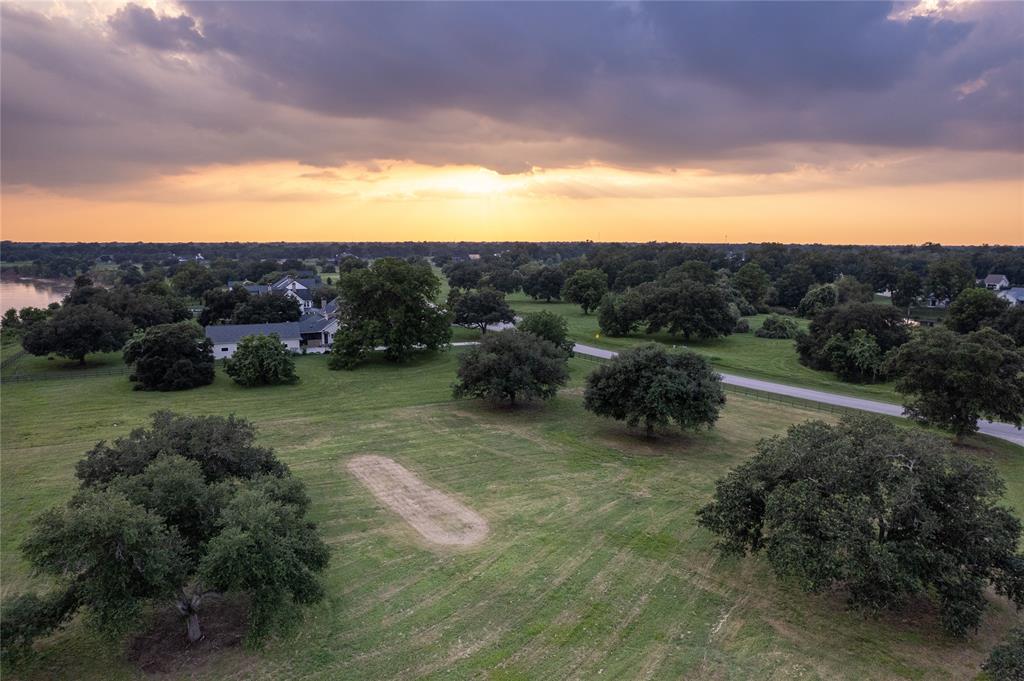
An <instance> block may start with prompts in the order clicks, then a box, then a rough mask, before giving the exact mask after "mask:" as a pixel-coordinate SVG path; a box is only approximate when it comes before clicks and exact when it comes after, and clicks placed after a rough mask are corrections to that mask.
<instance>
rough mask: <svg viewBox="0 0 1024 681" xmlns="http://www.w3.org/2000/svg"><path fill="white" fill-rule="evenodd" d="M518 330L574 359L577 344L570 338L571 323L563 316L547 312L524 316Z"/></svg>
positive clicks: (517, 326)
mask: <svg viewBox="0 0 1024 681" xmlns="http://www.w3.org/2000/svg"><path fill="white" fill-rule="evenodd" d="M516 329H518V330H519V331H522V332H523V333H532V334H533V335H534V336H537V337H538V338H542V339H544V340H546V341H548V342H550V343H553V344H554V345H555V347H557V348H561V349H562V350H563V351H564V352H565V354H566V355H568V356H569V357H572V354H573V347H575V345H576V343H575V342H574V341H573V340H572V339H571V338H569V323H568V322H567V321H565V317H563V316H562V315H560V314H555V313H554V312H549V311H547V310H541V311H540V312H531V313H529V314H526V315H523V318H522V319H521V320H520V321H519V323H518V324H517V325H516Z"/></svg>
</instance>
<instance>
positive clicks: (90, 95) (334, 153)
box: [0, 2, 1024, 191]
mask: <svg viewBox="0 0 1024 681" xmlns="http://www.w3.org/2000/svg"><path fill="white" fill-rule="evenodd" d="M0 11H2V19H3V22H2V31H3V35H2V50H3V54H2V57H3V62H2V70H3V72H2V164H3V165H2V179H3V182H4V184H5V185H6V186H7V187H10V186H12V185H30V186H36V187H42V188H51V189H58V190H69V191H70V190H73V189H74V188H76V187H82V186H89V185H94V184H96V183H117V182H125V181H129V180H139V179H146V178H149V177H154V176H159V175H164V174H175V173H181V172H184V171H186V170H188V169H195V168H199V167H202V166H205V165H210V164H242V163H250V162H263V161H298V162H300V163H305V164H310V165H314V166H325V167H328V166H340V165H343V164H346V163H365V162H368V161H370V160H373V159H395V160H409V161H414V162H417V163H425V164H431V165H444V164H479V165H482V166H484V167H487V168H490V169H493V170H496V171H498V172H502V173H519V172H525V171H529V170H530V169H531V168H534V167H540V168H564V167H571V166H576V165H581V164H586V163H599V164H611V165H620V166H625V167H630V168H638V169H647V168H664V167H678V168H707V169H710V170H712V171H720V172H729V173H766V172H776V171H786V170H790V169H792V168H793V167H795V166H797V165H800V164H805V163H807V164H825V163H830V162H835V160H836V159H834V158H832V155H834V154H836V153H840V152H837V151H835V150H838V149H842V150H844V151H842V152H841V153H842V154H845V155H848V156H849V157H850V159H851V161H850V162H856V161H857V160H858V159H859V158H862V157H870V156H871V155H883V154H887V153H895V152H901V151H907V150H933V149H944V150H954V151H958V152H984V151H1002V152H1012V153H1016V154H1021V153H1024V126H1022V120H1024V77H1022V74H1024V5H1021V4H1017V3H1013V4H995V3H979V4H966V5H957V6H954V7H947V8H945V9H943V10H942V11H939V12H931V13H928V12H923V11H915V10H913V9H912V6H903V5H890V4H887V3H882V2H867V3H862V4H848V3H820V4H811V3H783V4H774V3H766V2H755V3H750V4H722V3H702V4H690V3H687V4H682V3H679V4H677V3H657V4H635V3H615V4H582V3H565V4H540V3H513V4H501V3H453V4H442V3H419V4H401V3H381V4H373V5H368V4H356V3H342V4H328V3H310V4H298V3H287V4H277V3H214V2H198V3H183V4H179V5H170V6H166V7H160V8H159V10H158V11H154V10H153V9H149V8H145V7H141V6H139V5H135V4H127V5H125V6H122V7H119V8H112V9H111V10H110V11H109V12H105V13H103V14H102V15H101V16H95V15H92V16H90V17H83V16H61V15H60V14H58V13H54V12H52V11H49V10H47V9H46V8H43V7H41V6H38V5H29V6H18V5H12V4H6V3H5V4H4V5H2V9H0ZM782 150H784V152H783V151H782ZM1016 168H1017V170H1018V171H1019V169H1020V166H1019V165H1017V166H1016ZM974 172H976V173H977V176H978V177H979V178H984V177H986V176H990V177H997V176H1006V174H1007V173H1008V172H1010V173H1012V172H1013V168H1012V167H1010V168H1009V169H1008V168H1007V163H1006V160H1005V155H1004V157H1003V158H1002V160H1001V161H999V162H994V163H993V165H992V167H991V168H990V169H986V168H985V167H984V165H982V166H981V167H977V168H975V170H974ZM928 179H929V181H932V180H935V179H936V178H935V177H934V176H932V177H929V178H928ZM939 179H941V178H939Z"/></svg>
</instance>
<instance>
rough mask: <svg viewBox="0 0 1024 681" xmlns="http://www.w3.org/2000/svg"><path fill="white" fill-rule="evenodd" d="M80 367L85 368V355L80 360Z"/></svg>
mask: <svg viewBox="0 0 1024 681" xmlns="http://www.w3.org/2000/svg"><path fill="white" fill-rule="evenodd" d="M78 366H82V367H84V366H85V355H82V356H81V357H79V358H78Z"/></svg>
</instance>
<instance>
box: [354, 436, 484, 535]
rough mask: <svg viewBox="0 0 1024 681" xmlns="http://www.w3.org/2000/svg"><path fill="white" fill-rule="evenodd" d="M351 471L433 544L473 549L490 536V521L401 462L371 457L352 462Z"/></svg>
mask: <svg viewBox="0 0 1024 681" xmlns="http://www.w3.org/2000/svg"><path fill="white" fill-rule="evenodd" d="M348 470H349V471H350V472H351V473H352V475H354V476H356V478H357V479H358V480H359V482H361V483H363V484H364V485H365V486H366V488H367V489H369V490H370V491H371V492H372V493H373V496H375V497H377V500H378V501H379V502H381V503H382V504H384V505H385V506H387V507H388V508H390V509H391V510H392V511H394V512H395V513H397V514H398V515H400V516H402V519H403V520H405V522H407V523H409V525H411V526H412V528H413V529H414V530H416V531H417V532H419V533H420V535H421V536H422V537H423V538H424V539H426V540H427V541H428V542H430V543H432V544H438V545H440V546H472V545H473V544H478V543H480V542H481V541H483V540H484V538H485V537H486V536H487V532H488V527H487V521H486V520H485V519H484V517H483V516H481V515H480V514H479V513H477V512H476V511H474V510H473V509H471V508H469V507H467V506H466V505H464V504H463V503H462V502H460V501H458V500H456V499H453V498H452V497H450V496H448V495H447V494H445V493H444V492H441V491H439V490H436V489H434V488H433V487H430V486H429V485H426V484H424V483H423V481H422V480H420V479H419V478H417V477H416V475H415V474H414V473H412V472H411V471H409V470H408V469H406V468H405V467H404V466H402V465H401V464H400V463H398V462H396V461H393V460H392V459H389V458H387V457H386V456H377V455H373V454H367V455H362V456H357V457H354V458H352V459H350V460H349V462H348Z"/></svg>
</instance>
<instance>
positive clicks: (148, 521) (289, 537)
mask: <svg viewBox="0 0 1024 681" xmlns="http://www.w3.org/2000/svg"><path fill="white" fill-rule="evenodd" d="M254 435H255V431H254V429H253V427H252V426H251V425H250V424H249V423H248V422H246V421H243V420H239V419H235V418H223V417H189V416H178V415H174V414H171V413H169V412H160V413H158V414H156V415H154V418H153V422H152V424H151V426H150V427H149V428H139V429H137V430H135V431H132V433H131V434H130V435H129V436H127V437H124V438H119V439H118V440H115V441H114V442H113V443H112V444H109V445H108V444H106V443H103V442H101V443H99V444H97V445H96V447H94V448H93V450H92V451H90V452H89V453H88V454H87V456H86V458H85V459H83V460H82V461H80V462H79V464H78V468H77V473H78V478H79V480H80V486H79V490H78V491H77V493H76V494H75V495H74V496H73V497H72V499H71V500H70V501H69V502H68V504H67V505H66V506H63V507H56V508H53V509H50V510H49V511H47V512H45V513H43V514H42V515H41V516H40V517H38V518H37V519H36V520H35V521H34V522H33V527H32V530H31V532H30V533H29V535H28V537H27V538H26V540H25V541H24V543H23V546H22V549H23V553H24V555H25V558H26V559H27V560H28V561H29V562H30V563H31V564H32V566H33V567H34V568H35V569H36V570H38V571H39V572H41V573H43V574H46V575H48V576H50V577H51V578H52V579H53V582H54V587H53V589H52V590H51V591H50V592H49V593H47V594H43V595H37V594H31V593H30V594H22V595H20V596H15V597H13V598H11V599H8V600H7V601H6V602H5V604H4V618H3V646H4V653H5V656H10V655H12V654H15V655H16V654H19V653H24V652H25V650H26V648H27V647H28V646H30V645H31V643H32V641H33V640H35V639H36V638H39V637H42V636H45V635H47V634H49V633H50V632H52V631H54V630H55V629H57V628H59V627H60V626H62V625H63V624H64V623H65V622H67V621H68V620H69V618H70V617H71V615H73V613H74V612H76V611H78V610H84V611H85V612H86V615H87V618H86V622H87V623H89V624H91V625H92V626H94V627H96V628H98V629H99V630H101V631H103V632H107V633H111V634H123V633H126V632H128V631H132V630H134V629H136V628H137V627H139V626H140V624H141V620H142V616H143V614H144V613H145V612H146V608H147V606H159V605H160V604H163V603H173V604H174V606H175V607H176V608H177V610H178V611H179V613H180V614H181V615H182V617H183V620H184V629H185V631H186V632H187V634H188V638H189V640H190V641H196V640H198V639H199V638H200V637H201V636H202V631H201V627H200V620H199V614H200V611H201V606H202V603H203V600H204V599H205V598H206V597H207V596H208V595H209V594H210V593H211V592H218V593H225V594H226V593H236V594H246V595H247V596H248V599H249V603H250V606H249V608H250V613H249V614H250V623H249V624H250V636H251V638H252V639H253V640H258V639H259V638H260V637H261V636H263V635H264V634H266V633H267V632H268V631H269V630H270V628H271V627H272V626H273V625H274V624H275V623H276V622H279V621H281V619H282V616H283V615H284V613H286V612H287V611H288V610H289V609H290V608H291V606H292V604H301V603H310V602H313V601H315V600H317V599H318V598H319V597H320V596H321V591H320V587H319V585H318V583H317V580H316V574H317V573H319V572H321V571H322V570H323V569H324V568H325V567H326V565H327V561H328V556H329V552H328V548H327V546H326V545H325V544H324V543H323V541H322V540H321V539H320V538H319V536H318V535H317V532H316V528H315V526H314V525H313V524H312V523H311V522H309V520H308V519H306V517H305V514H306V511H307V510H308V508H309V499H308V497H307V496H306V494H305V490H304V487H303V485H302V483H301V482H300V481H299V480H297V479H295V478H292V477H291V476H290V474H289V472H288V469H287V468H286V467H285V466H284V465H283V464H282V463H280V462H279V461H278V460H277V459H276V457H274V455H273V452H271V451H270V450H267V449H265V448H262V447H258V446H256V445H255V444H254Z"/></svg>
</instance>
